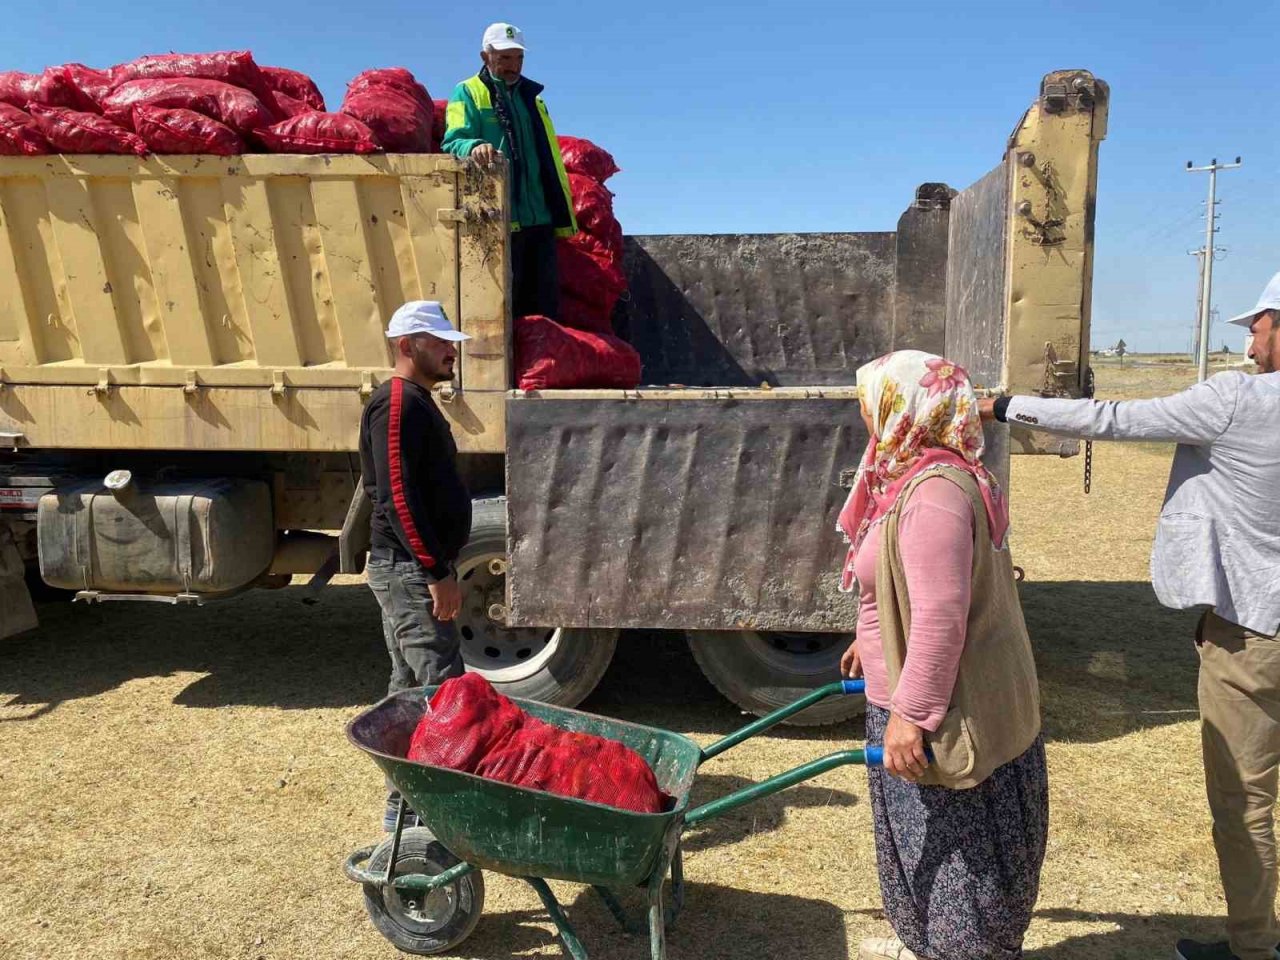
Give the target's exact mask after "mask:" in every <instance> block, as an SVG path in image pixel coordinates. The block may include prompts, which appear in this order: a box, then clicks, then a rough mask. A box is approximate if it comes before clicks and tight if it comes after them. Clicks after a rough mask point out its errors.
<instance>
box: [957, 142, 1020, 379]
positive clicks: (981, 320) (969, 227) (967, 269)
mask: <svg viewBox="0 0 1280 960" xmlns="http://www.w3.org/2000/svg"><path fill="white" fill-rule="evenodd" d="M1008 219H1009V171H1008V168H1007V167H1006V165H1005V164H1004V163H1001V164H1000V165H999V166H998V167H996V168H995V169H994V170H992V171H991V172H990V173H988V174H987V175H986V176H985V177H983V178H982V179H981V180H979V181H978V182H977V183H975V184H973V186H971V187H969V188H968V189H967V190H962V191H960V193H958V194H957V195H956V196H955V198H954V199H953V200H952V201H951V222H950V224H949V232H950V244H949V250H948V259H947V273H946V277H947V294H946V303H947V307H946V318H947V319H946V355H947V356H948V357H950V358H951V359H952V360H955V361H956V362H957V363H959V364H960V365H961V366H963V367H964V368H965V369H966V370H968V371H969V375H970V377H972V378H973V381H974V384H975V385H977V386H983V387H988V388H993V389H994V388H996V387H999V386H1000V385H1001V376H1002V374H1003V366H1004V331H1005V301H1006V293H1005V272H1006V267H1007V255H1006V252H1005V230H1006V227H1007V224H1008Z"/></svg>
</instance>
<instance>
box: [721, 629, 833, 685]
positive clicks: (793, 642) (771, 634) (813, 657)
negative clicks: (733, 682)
mask: <svg viewBox="0 0 1280 960" xmlns="http://www.w3.org/2000/svg"><path fill="white" fill-rule="evenodd" d="M851 639H852V638H851V637H849V636H847V635H846V634H842V633H793V632H786V631H770V630H748V631H745V632H744V633H743V640H744V641H745V645H746V647H747V649H748V650H749V651H750V652H751V653H752V655H753V656H755V658H756V659H757V660H760V661H762V662H764V663H766V664H768V665H769V666H770V667H773V668H774V669H777V670H785V671H787V672H788V673H795V674H801V675H804V676H819V675H828V674H831V675H834V674H832V669H833V667H832V665H833V664H835V666H837V667H838V666H839V663H840V656H841V654H843V653H844V651H845V649H846V648H847V647H848V645H849V641H850V640H851Z"/></svg>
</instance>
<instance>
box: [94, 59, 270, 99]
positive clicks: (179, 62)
mask: <svg viewBox="0 0 1280 960" xmlns="http://www.w3.org/2000/svg"><path fill="white" fill-rule="evenodd" d="M168 79H186V80H218V81H220V82H222V83H226V84H230V85H231V86H233V87H244V88H245V89H246V90H250V91H252V92H253V93H254V94H257V95H259V96H261V95H263V94H265V93H266V92H267V90H269V89H271V87H270V85H269V84H268V83H267V80H266V78H265V77H264V76H263V75H262V70H261V69H259V67H258V65H257V64H256V63H255V62H254V60H253V54H252V53H250V52H249V51H248V50H223V51H219V52H217V53H165V54H159V55H154V56H146V57H138V59H136V60H130V61H129V62H128V63H121V64H117V65H116V66H114V67H112V68H111V83H112V86H113V87H119V86H121V85H122V84H126V83H129V82H130V81H133V80H168ZM160 106H173V104H160Z"/></svg>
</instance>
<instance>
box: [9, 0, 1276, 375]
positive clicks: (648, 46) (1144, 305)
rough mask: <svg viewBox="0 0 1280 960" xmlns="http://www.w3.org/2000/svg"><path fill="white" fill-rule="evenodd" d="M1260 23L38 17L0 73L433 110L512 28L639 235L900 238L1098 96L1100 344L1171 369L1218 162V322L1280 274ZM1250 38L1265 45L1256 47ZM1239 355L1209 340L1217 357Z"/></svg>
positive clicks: (257, 11)
mask: <svg viewBox="0 0 1280 960" xmlns="http://www.w3.org/2000/svg"><path fill="white" fill-rule="evenodd" d="M1278 12H1280V11H1278V10H1277V4H1276V3H1274V2H1252V3H1247V4H1245V3H1221V4H1216V5H1211V6H1208V7H1206V6H1205V5H1204V4H1203V3H1198V4H1193V3H1189V2H1183V0H1164V2H1146V0H1144V2H1131V0H1113V2H1110V3H1094V2H1081V0H1076V2H1062V0H1042V2H1040V3H1026V2H1022V3H982V4H977V3H957V2H954V0H952V2H945V0H935V2H927V3H922V2H896V3H885V4H882V3H860V2H848V0H846V2H841V3H828V2H812V3H762V2H758V0H739V2H736V3H720V2H708V0H703V2H691V0H680V2H675V0H647V2H644V3H634V4H632V3H626V2H619V0H614V2H605V3H588V2H582V0H578V2H570V0H551V2H542V3H505V4H497V5H494V6H486V5H484V4H481V3H459V4H439V3H432V2H424V0H416V2H407V0H382V2H372V3H364V4H360V3H349V2H348V3H343V2H337V0H311V2H308V3H298V2H273V0H258V2H248V0H218V2H209V0H200V2H196V0H168V2H166V3H163V4H140V3H133V2H131V3H122V2H99V3H97V4H89V3H86V2H84V0H76V2H70V0H45V2H43V3H41V4H39V10H38V12H36V11H35V8H30V7H29V8H28V14H27V15H25V16H23V17H22V18H21V20H22V22H21V25H20V26H16V25H15V27H14V29H9V30H5V31H4V32H3V34H0V69H4V68H8V69H24V70H37V69H40V68H42V67H44V66H45V65H47V64H51V63H60V62H63V61H67V60H80V61H83V62H85V63H89V64H91V65H94V66H105V65H109V64H111V63H114V62H117V61H120V60H125V59H129V58H131V57H134V56H137V55H138V54H142V53H157V52H165V51H169V50H209V49H226V48H232V49H243V48H249V49H251V50H252V51H253V52H254V54H255V56H256V57H257V58H258V60H259V61H260V62H262V63H271V64H281V65H284V66H291V67H294V68H297V69H301V70H305V71H307V72H308V73H310V74H311V75H312V76H314V77H315V78H316V80H317V82H318V83H319V84H320V86H321V88H322V90H323V91H324V93H325V95H326V96H327V97H328V98H330V99H331V100H332V101H333V102H334V103H335V104H336V102H337V101H338V100H340V99H341V95H342V91H343V88H344V85H345V83H346V81H347V80H348V79H350V78H351V77H352V76H353V75H354V74H356V73H357V72H359V71H360V70H362V69H366V68H368V67H373V66H391V65H404V66H407V67H409V68H410V69H412V70H413V71H414V72H415V73H417V74H418V76H419V78H420V79H422V80H423V82H424V83H426V85H427V87H428V88H429V89H430V90H431V91H432V93H433V94H434V95H435V96H437V97H443V96H446V95H447V94H448V92H449V90H450V89H451V88H452V86H453V84H454V83H455V82H456V81H457V80H459V79H461V78H462V77H464V76H466V75H468V74H470V73H471V72H473V71H474V68H475V67H476V65H477V51H478V49H479V40H480V34H481V31H482V30H483V28H484V26H485V24H486V23H488V22H489V21H490V20H509V21H512V22H514V23H516V24H518V25H519V26H521V27H522V28H523V29H524V30H525V32H526V37H527V41H528V43H529V54H528V59H527V63H526V70H527V72H528V74H529V75H530V76H532V77H534V78H536V79H538V80H540V81H541V82H543V83H545V84H546V85H547V94H546V97H547V100H548V103H549V105H550V107H551V111H552V115H553V117H554V118H555V120H556V124H557V126H558V127H559V128H560V130H561V132H562V133H572V134H577V135H582V136H588V137H591V138H592V139H595V140H597V141H598V142H600V143H601V144H602V145H604V146H606V147H608V148H609V149H610V150H611V151H613V153H614V154H615V155H616V157H617V159H618V162H619V164H620V165H621V166H622V167H623V168H624V172H623V173H622V174H620V175H618V176H617V177H616V178H615V179H614V180H613V181H612V182H611V183H610V186H611V187H612V188H613V189H614V191H615V192H616V193H617V200H616V207H617V212H618V215H619V218H620V219H621V220H622V223H623V226H624V228H625V229H626V230H627V231H628V232H630V233H666V232H670V233H680V232H739V231H742V232H774V231H785V230H798V231H808V230H891V229H893V227H894V224H895V223H896V221H897V218H898V216H899V214H900V213H901V212H902V210H903V209H904V208H905V207H906V205H907V203H908V202H909V201H910V199H911V197H912V194H913V191H914V189H915V187H916V185H917V184H919V183H921V182H924V181H927V180H945V181H946V182H948V183H950V184H951V185H952V186H955V187H964V186H966V185H968V184H969V183H971V182H973V181H974V180H975V179H977V178H978V177H980V176H981V175H982V174H983V173H985V172H986V171H987V170H988V169H990V168H991V167H992V166H994V165H995V164H996V163H997V162H998V161H999V159H1000V155H1001V150H1002V147H1003V144H1004V140H1005V137H1006V136H1007V135H1008V133H1009V131H1010V130H1011V129H1012V127H1013V124H1014V123H1015V121H1016V120H1017V119H1018V117H1019V116H1020V114H1021V112H1022V110H1023V109H1024V108H1025V107H1026V106H1027V105H1028V104H1029V103H1030V102H1031V100H1032V98H1033V97H1034V96H1035V93H1036V91H1037V88H1038V84H1039V80H1040V77H1041V75H1042V74H1044V73H1045V72H1047V71H1049V70H1053V69H1060V68H1068V67H1084V68H1086V69H1089V70H1092V71H1093V72H1094V73H1095V74H1097V75H1098V76H1099V77H1101V78H1103V79H1105V80H1106V81H1108V82H1109V83H1110V84H1111V89H1112V107H1111V124H1110V135H1109V137H1108V139H1107V141H1106V142H1105V143H1104V144H1103V146H1102V161H1101V177H1100V184H1099V198H1098V232H1097V264H1096V269H1095V288H1094V343H1095V344H1097V345H1105V344H1109V343H1111V342H1114V341H1115V339H1116V338H1118V337H1120V336H1123V337H1124V338H1125V340H1126V341H1127V342H1128V343H1129V344H1130V345H1131V346H1132V347H1136V348H1138V349H1144V350H1154V349H1186V348H1187V346H1188V344H1189V341H1190V330H1191V325H1192V315H1193V313H1194V306H1195V292H1196V275H1195V258H1194V257H1190V256H1188V255H1187V253H1186V251H1187V250H1190V249H1194V248H1196V247H1198V246H1199V245H1200V243H1201V242H1202V239H1203V221H1202V220H1201V219H1200V217H1201V215H1202V212H1203V201H1204V194H1205V190H1206V189H1207V183H1206V180H1205V175H1204V174H1196V175H1192V174H1188V173H1186V172H1184V171H1183V167H1184V166H1185V164H1186V161H1187V160H1195V161H1196V162H1197V164H1199V163H1204V162H1207V161H1208V160H1209V159H1210V158H1211V157H1213V156H1217V157H1219V158H1220V159H1225V158H1228V157H1234V156H1236V155H1237V154H1240V155H1243V157H1244V160H1245V166H1244V168H1243V169H1241V170H1238V171H1234V172H1231V173H1226V174H1223V175H1221V176H1220V178H1219V184H1220V194H1219V195H1220V198H1221V200H1222V203H1221V206H1220V211H1221V214H1222V220H1221V233H1220V234H1219V237H1218V242H1219V244H1220V245H1222V246H1224V247H1227V248H1228V251H1229V252H1228V254H1227V255H1226V257H1225V259H1223V260H1222V261H1221V262H1219V263H1218V264H1217V266H1216V270H1215V283H1214V304H1215V306H1218V307H1220V309H1221V311H1222V314H1223V315H1224V316H1229V315H1231V314H1232V313H1236V312H1239V311H1240V310H1243V309H1245V308H1246V307H1247V306H1250V305H1252V303H1253V302H1254V300H1255V299H1256V297H1257V294H1258V292H1259V291H1260V290H1261V288H1262V286H1263V284H1264V283H1265V281H1266V280H1267V278H1268V277H1269V276H1270V275H1271V273H1273V272H1274V271H1275V270H1277V269H1280V246H1278V245H1277V243H1276V239H1275V237H1274V236H1273V234H1275V233H1277V226H1278V225H1280V193H1278V191H1277V189H1276V184H1277V175H1278V174H1280V155H1278V152H1280V139H1278V138H1277V137H1276V135H1275V133H1274V131H1275V118H1276V115H1277V97H1276V75H1277V69H1278V68H1277V65H1276V64H1277V56H1276V53H1275V49H1274V48H1275V44H1274V43H1273V42H1272V38H1273V37H1274V35H1275V28H1276V23H1277V22H1278V19H1280V18H1278V17H1277V13H1278ZM1251 41H1256V46H1252V47H1251ZM1224 338H1229V342H1230V344H1231V346H1232V347H1233V349H1239V345H1240V341H1241V339H1242V338H1241V337H1240V336H1239V335H1237V334H1236V333H1235V332H1234V328H1228V327H1226V326H1225V325H1220V326H1216V327H1215V328H1214V335H1213V340H1212V342H1213V345H1214V346H1215V347H1218V346H1221V344H1222V341H1223V340H1224Z"/></svg>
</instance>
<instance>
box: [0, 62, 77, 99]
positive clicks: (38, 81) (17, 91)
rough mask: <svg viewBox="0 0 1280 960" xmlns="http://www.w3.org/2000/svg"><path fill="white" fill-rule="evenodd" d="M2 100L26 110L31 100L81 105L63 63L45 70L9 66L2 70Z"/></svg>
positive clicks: (0, 78) (0, 81) (0, 77)
mask: <svg viewBox="0 0 1280 960" xmlns="http://www.w3.org/2000/svg"><path fill="white" fill-rule="evenodd" d="M0 103H8V104H11V105H12V106H15V107H17V108H18V109H19V110H26V109H27V106H28V105H29V104H32V103H38V104H42V105H43V106H46V107H68V108H70V109H72V110H74V109H77V108H78V107H79V105H80V99H79V97H78V96H77V95H76V90H75V88H74V87H73V86H72V85H71V81H70V80H68V79H67V74H66V71H65V70H63V69H62V68H61V67H50V68H49V69H48V70H45V71H44V72H43V73H21V72H19V71H17V70H8V71H5V72H4V73H0Z"/></svg>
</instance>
